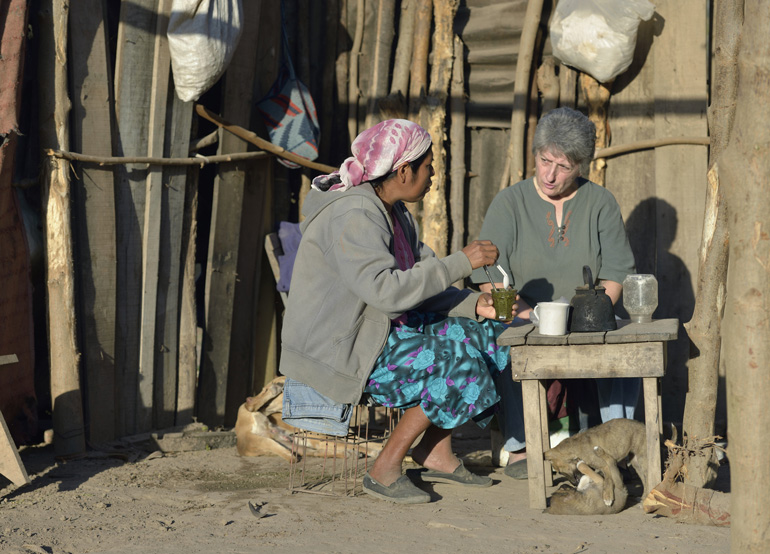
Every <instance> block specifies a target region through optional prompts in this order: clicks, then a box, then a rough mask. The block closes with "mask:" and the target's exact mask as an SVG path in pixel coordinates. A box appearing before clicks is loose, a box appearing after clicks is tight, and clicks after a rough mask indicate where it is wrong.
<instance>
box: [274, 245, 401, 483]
mask: <svg viewBox="0 0 770 554" xmlns="http://www.w3.org/2000/svg"><path fill="white" fill-rule="evenodd" d="M265 254H266V255H267V259H268V261H269V263H270V268H271V269H272V271H273V276H274V277H275V282H276V283H278V282H279V280H280V278H281V267H280V264H279V262H278V257H279V256H282V255H283V254H284V252H283V247H282V246H281V241H280V238H279V237H278V233H270V234H268V235H267V236H266V237H265ZM279 293H280V295H281V300H282V301H283V305H284V307H286V304H287V302H288V299H289V296H288V294H287V293H286V292H283V291H279ZM397 417H398V410H394V409H392V408H385V407H376V408H375V406H370V405H369V404H368V403H367V399H363V400H362V403H361V404H359V405H357V406H355V407H354V411H353V416H352V417H351V420H350V427H349V428H348V433H347V435H345V436H344V437H338V436H336V435H327V434H324V433H315V432H312V431H307V430H305V429H299V428H296V427H295V428H294V432H293V433H292V457H291V461H290V468H289V491H290V492H312V493H316V494H327V495H343V496H348V495H354V494H356V492H358V491H359V490H360V482H361V479H362V478H363V475H364V472H366V471H367V470H368V466H369V461H370V460H369V459H370V457H372V456H376V454H377V453H379V451H380V450H381V449H382V446H383V444H384V442H385V440H387V438H388V436H389V435H390V433H391V431H392V430H393V428H394V427H395V424H396V420H397ZM309 446H310V449H308V447H309ZM311 455H317V456H320V457H321V458H323V459H322V461H321V463H320V468H319V467H317V466H318V465H319V464H312V463H311V464H308V459H309V458H310V457H311ZM308 465H310V466H311V467H308Z"/></svg>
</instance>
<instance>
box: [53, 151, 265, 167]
mask: <svg viewBox="0 0 770 554" xmlns="http://www.w3.org/2000/svg"><path fill="white" fill-rule="evenodd" d="M45 154H46V155H47V156H51V157H53V158H63V159H65V160H72V161H76V162H81V163H91V164H99V165H125V164H149V165H198V166H200V167H203V166H204V165H210V164H215V163H227V162H240V161H245V160H259V159H264V158H267V157H269V156H272V155H273V154H272V153H270V152H237V153H234V154H218V155H215V156H201V155H198V156H196V157H194V158H157V157H152V156H90V155H88V154H79V153H78V152H67V151H64V150H53V149H51V148H49V149H47V150H46V151H45Z"/></svg>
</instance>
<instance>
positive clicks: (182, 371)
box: [175, 169, 199, 425]
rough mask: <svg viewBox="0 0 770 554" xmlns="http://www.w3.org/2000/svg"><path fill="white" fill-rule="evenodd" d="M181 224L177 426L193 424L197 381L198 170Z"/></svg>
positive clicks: (192, 173) (192, 171) (191, 174)
mask: <svg viewBox="0 0 770 554" xmlns="http://www.w3.org/2000/svg"><path fill="white" fill-rule="evenodd" d="M184 201H185V203H184V221H183V223H182V254H183V256H184V268H183V273H182V292H181V300H180V307H179V377H178V380H177V398H176V419H175V423H176V424H177V425H186V424H188V423H192V422H193V416H194V415H195V386H196V384H197V380H198V364H199V358H198V318H197V303H196V301H195V288H196V287H195V241H196V238H197V235H198V218H197V217H196V214H197V212H198V170H197V169H190V171H188V172H187V190H186V192H185V196H184Z"/></svg>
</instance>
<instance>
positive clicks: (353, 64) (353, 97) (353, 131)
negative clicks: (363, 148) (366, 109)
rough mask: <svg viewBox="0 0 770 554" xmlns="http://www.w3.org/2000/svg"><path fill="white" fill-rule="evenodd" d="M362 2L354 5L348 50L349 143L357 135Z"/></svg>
mask: <svg viewBox="0 0 770 554" xmlns="http://www.w3.org/2000/svg"><path fill="white" fill-rule="evenodd" d="M364 8H365V5H364V0H358V2H357V4H356V31H355V33H356V34H355V36H354V37H353V48H352V49H351V50H350V58H349V61H350V70H349V71H348V75H349V81H348V134H349V135H350V141H351V142H353V140H354V139H355V138H356V136H357V135H358V97H359V96H360V95H361V91H360V90H359V88H358V58H359V56H360V54H361V42H363V39H364Z"/></svg>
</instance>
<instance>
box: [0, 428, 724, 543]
mask: <svg viewBox="0 0 770 554" xmlns="http://www.w3.org/2000/svg"><path fill="white" fill-rule="evenodd" d="M473 429H475V427H474V428H473ZM454 444H455V449H456V451H457V452H458V454H459V455H461V456H462V457H463V459H464V460H465V463H466V466H468V467H469V468H471V469H472V470H473V471H476V472H478V473H481V474H489V475H491V476H492V477H493V479H494V481H495V482H494V485H493V486H492V487H489V488H485V489H474V488H464V487H461V486H457V485H446V484H435V485H427V484H423V485H421V486H422V487H423V488H424V489H425V490H426V491H428V492H429V493H430V494H431V496H432V501H431V502H430V503H429V504H421V505H414V506H399V505H393V504H390V503H387V502H383V501H380V500H376V499H373V498H371V497H369V496H367V495H363V494H357V495H355V496H335V497H329V496H322V495H318V494H308V493H296V492H295V493H291V492H289V490H288V482H289V464H288V462H286V461H284V460H283V459H281V458H278V457H272V456H266V457H255V458H242V457H239V456H238V455H237V453H236V451H235V448H234V447H223V448H216V449H212V450H199V451H183V452H176V453H173V452H167V453H162V452H154V453H148V452H146V451H143V450H140V449H137V448H128V449H123V450H121V451H119V452H117V453H115V452H112V453H111V454H112V455H107V454H105V453H98V452H94V453H92V455H89V456H88V457H85V458H81V459H78V460H71V461H68V462H66V463H65V462H57V461H56V459H55V457H54V454H53V450H52V448H51V447H50V446H39V447H27V448H22V449H21V458H22V461H23V462H24V464H25V467H26V469H27V471H28V473H29V474H30V478H31V480H32V482H31V483H30V484H28V485H25V486H23V487H16V486H14V485H12V484H10V482H9V481H7V480H5V479H4V478H3V477H2V476H0V487H2V488H0V552H3V553H25V554H26V553H38V554H40V553H48V554H64V553H72V554H81V553H89V552H100V553H137V554H138V553H142V554H147V553H168V554H191V553H197V552H226V553H241V552H243V553H250V554H253V553H255V552H292V553H296V552H394V553H396V552H397V553H403V552H491V553H503V552H505V553H554V554H561V553H563V554H578V553H590V554H598V553H615V552H640V553H642V552H650V553H652V552H654V553H659V552H666V553H682V554H687V553H702V552H709V553H712V552H729V542H730V530H729V528H718V527H705V526H694V525H686V524H680V523H676V522H674V521H673V520H671V519H668V518H664V517H656V516H652V515H646V514H644V513H643V511H642V509H641V506H640V504H639V498H634V499H633V505H631V506H630V507H628V508H627V509H626V510H624V511H623V512H621V513H620V514H617V515H609V516H552V515H549V514H545V513H541V512H540V511H538V510H532V509H530V508H529V507H528V506H529V502H528V492H527V482H526V481H514V480H512V479H510V478H508V477H506V476H505V475H504V474H503V472H502V470H501V469H500V468H495V467H493V466H492V463H491V452H490V450H489V438H488V435H486V434H485V433H484V432H480V431H475V432H468V430H467V429H462V428H461V429H460V430H459V431H458V432H457V434H456V437H455V442H454ZM308 460H310V459H308ZM309 463H310V465H309V466H308V467H309V468H310V467H315V466H313V465H312V464H313V463H318V461H317V460H310V461H309ZM728 468H729V466H727V465H723V466H722V473H724V472H726V471H728ZM720 482H721V483H723V484H724V483H728V488H729V476H728V477H727V478H725V476H724V475H723V474H720ZM630 488H631V487H630ZM631 490H632V491H633V489H632V488H631ZM722 490H726V489H725V488H724V487H722ZM249 502H251V503H253V504H255V505H259V504H262V503H266V504H263V506H262V508H261V509H260V513H262V514H265V515H264V517H261V518H258V517H256V516H255V515H253V513H252V511H251V509H250V508H249Z"/></svg>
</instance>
